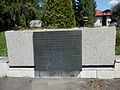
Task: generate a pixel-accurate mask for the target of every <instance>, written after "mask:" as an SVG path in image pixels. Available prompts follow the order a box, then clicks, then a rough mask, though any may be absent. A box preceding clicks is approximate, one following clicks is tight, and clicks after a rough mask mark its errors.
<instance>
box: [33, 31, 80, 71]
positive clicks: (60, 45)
mask: <svg viewBox="0 0 120 90" xmlns="http://www.w3.org/2000/svg"><path fill="white" fill-rule="evenodd" d="M33 45H34V60H35V62H34V63H35V69H36V70H39V71H60V70H64V71H74V70H81V66H82V65H81V64H82V55H81V48H82V46H81V31H80V30H74V31H45V32H34V33H33Z"/></svg>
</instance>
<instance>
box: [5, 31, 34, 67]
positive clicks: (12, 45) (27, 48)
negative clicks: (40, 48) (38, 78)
mask: <svg viewBox="0 0 120 90" xmlns="http://www.w3.org/2000/svg"><path fill="white" fill-rule="evenodd" d="M5 35H6V41H7V48H8V58H9V65H10V66H34V54H33V52H34V51H33V38H32V35H33V33H32V32H30V31H8V32H5Z"/></svg>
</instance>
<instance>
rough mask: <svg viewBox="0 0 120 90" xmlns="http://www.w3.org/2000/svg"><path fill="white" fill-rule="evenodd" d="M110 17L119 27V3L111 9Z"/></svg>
mask: <svg viewBox="0 0 120 90" xmlns="http://www.w3.org/2000/svg"><path fill="white" fill-rule="evenodd" d="M111 13H112V19H113V20H114V21H116V22H117V25H118V26H119V27H120V3H118V4H117V5H115V6H114V7H113V8H112V10H111Z"/></svg>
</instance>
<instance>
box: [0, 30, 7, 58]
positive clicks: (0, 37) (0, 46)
mask: <svg viewBox="0 0 120 90" xmlns="http://www.w3.org/2000/svg"><path fill="white" fill-rule="evenodd" d="M0 56H7V47H6V40H5V33H4V32H0Z"/></svg>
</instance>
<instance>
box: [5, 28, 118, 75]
mask: <svg viewBox="0 0 120 90" xmlns="http://www.w3.org/2000/svg"><path fill="white" fill-rule="evenodd" d="M5 35H6V40H7V48H8V58H9V66H10V74H11V75H15V72H16V70H18V71H17V73H21V69H22V70H23V71H24V68H25V71H24V72H25V73H26V74H24V75H28V73H31V76H32V77H33V74H34V72H37V73H36V74H34V75H35V76H41V75H43V76H51V75H53V76H61V77H62V76H67V75H68V76H79V73H80V72H81V71H82V66H86V67H87V66H88V67H91V66H97V67H98V66H114V60H115V38H116V29H115V27H98V28H77V29H75V28H74V29H44V30H33V31H28V30H24V31H7V32H6V33H5ZM32 73H33V74H32ZM83 74H84V73H82V75H83ZM19 76H20V75H19ZM21 76H22V74H21Z"/></svg>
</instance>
